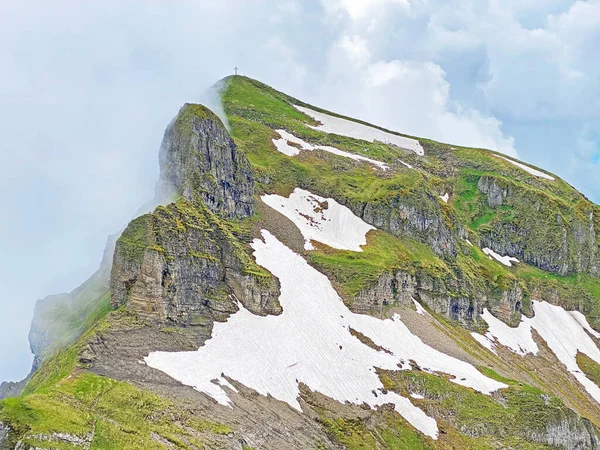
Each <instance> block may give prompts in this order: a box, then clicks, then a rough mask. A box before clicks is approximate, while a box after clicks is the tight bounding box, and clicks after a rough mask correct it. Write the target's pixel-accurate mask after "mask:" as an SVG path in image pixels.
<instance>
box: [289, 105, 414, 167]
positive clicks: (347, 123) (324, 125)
mask: <svg viewBox="0 0 600 450" xmlns="http://www.w3.org/2000/svg"><path fill="white" fill-rule="evenodd" d="M294 107H295V108H296V109H297V110H299V111H301V112H303V113H304V114H306V115H307V116H310V117H312V118H313V119H315V120H316V121H318V122H321V125H319V126H317V127H314V126H311V127H310V128H312V129H313V130H317V131H323V132H325V133H331V134H339V135H341V136H348V137H351V138H354V139H362V140H363V141H369V142H375V141H380V142H383V143H384V144H392V145H395V146H397V147H401V148H404V149H406V150H412V151H413V152H415V153H416V154H417V155H419V156H423V155H424V154H425V151H424V150H423V147H422V146H421V143H420V142H419V141H417V140H416V139H411V138H407V137H404V136H398V135H397V134H392V133H388V132H387V131H383V130H380V129H378V128H374V127H370V126H368V125H363V124H362V123H358V122H353V121H352V120H348V119H342V118H341V117H335V116H330V115H329V114H325V113H322V112H318V111H314V110H312V109H309V108H305V107H303V106H296V105H294Z"/></svg>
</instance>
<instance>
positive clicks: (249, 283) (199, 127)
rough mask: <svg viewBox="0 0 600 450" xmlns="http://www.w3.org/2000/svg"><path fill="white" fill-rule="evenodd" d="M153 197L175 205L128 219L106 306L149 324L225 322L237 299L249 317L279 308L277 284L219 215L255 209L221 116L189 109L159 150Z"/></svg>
mask: <svg viewBox="0 0 600 450" xmlns="http://www.w3.org/2000/svg"><path fill="white" fill-rule="evenodd" d="M160 161H161V179H160V181H159V183H158V186H157V195H158V193H160V192H162V193H163V194H164V193H165V192H177V193H180V194H181V195H182V196H183V199H179V200H178V201H177V202H176V203H173V204H170V205H169V206H167V207H159V208H157V209H156V210H155V212H154V213H152V214H147V215H144V216H142V217H139V218H138V219H135V220H134V221H132V222H131V223H130V224H129V226H128V227H127V229H126V230H125V231H124V232H123V235H122V236H121V238H120V239H119V240H118V242H117V246H116V252H115V256H114V264H113V270H112V276H111V294H112V300H111V302H112V306H113V307H114V308H118V307H120V306H122V305H125V304H127V308H128V309H129V310H131V311H134V312H136V313H137V314H138V315H140V316H142V317H145V318H147V319H149V320H154V321H159V322H172V323H175V324H178V325H186V326H190V325H199V324H206V323H211V322H212V321H214V320H225V319H226V318H227V317H228V316H229V315H230V314H231V313H233V312H235V311H237V309H238V306H237V302H238V301H239V302H240V303H241V304H243V305H244V307H246V308H247V309H248V310H250V311H251V312H253V313H255V314H263V315H264V314H279V313H280V312H281V306H280V305H279V303H278V300H277V299H278V296H279V285H278V282H277V280H276V279H274V278H273V277H272V276H271V275H270V274H268V273H267V272H265V271H264V270H262V269H261V268H259V267H258V266H256V264H254V262H253V260H252V258H251V257H250V256H249V254H248V249H247V248H246V247H247V246H246V245H245V244H244V243H243V242H242V241H241V240H240V239H239V237H238V236H236V235H235V229H234V228H235V224H234V223H232V222H230V221H227V220H224V219H232V218H238V219H240V218H244V217H248V216H250V215H251V214H252V212H253V193H254V181H253V178H252V173H251V170H250V166H249V163H248V160H247V158H246V157H245V155H243V154H242V153H240V152H239V151H238V150H237V148H236V146H235V144H234V143H233V140H232V139H231V137H230V136H229V134H228V132H227V130H226V129H225V127H224V126H223V124H222V123H221V121H220V120H219V118H218V117H217V116H216V115H215V114H214V113H212V112H211V111H210V110H208V109H206V108H205V107H203V106H201V105H191V104H187V105H185V106H184V107H183V108H182V109H181V111H180V112H179V115H178V116H177V118H176V119H175V120H174V121H173V123H172V124H171V125H169V127H168V128H167V131H166V132H165V137H164V140H163V144H162V147H161V156H160Z"/></svg>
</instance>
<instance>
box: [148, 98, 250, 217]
mask: <svg viewBox="0 0 600 450" xmlns="http://www.w3.org/2000/svg"><path fill="white" fill-rule="evenodd" d="M156 190H157V196H159V197H162V198H166V197H168V196H170V195H171V196H172V195H173V194H178V195H182V196H183V197H184V198H185V199H186V200H188V201H190V202H197V201H201V202H203V203H204V204H205V205H206V206H207V207H208V208H209V209H210V210H211V211H213V212H218V213H221V214H223V215H224V216H225V217H227V218H241V217H247V216H250V215H251V214H252V211H253V206H252V203H253V200H252V197H253V195H254V183H253V180H252V172H251V169H250V164H249V163H248V160H247V159H246V158H245V157H244V156H243V155H242V154H241V153H240V152H238V151H237V149H236V146H235V144H234V142H233V139H232V138H231V136H230V135H229V133H228V132H227V130H226V129H225V127H224V125H223V123H222V122H221V120H220V119H219V118H218V117H217V116H216V115H215V114H214V113H213V112H212V111H210V110H209V109H207V108H205V107H204V106H202V105H195V104H189V103H188V104H186V105H185V106H183V108H181V110H180V111H179V114H178V116H177V117H176V118H175V120H174V121H173V122H172V123H171V124H170V125H169V127H168V128H167V130H166V131H165V135H164V138H163V142H162V145H161V149H160V180H159V182H158V185H157V188H156Z"/></svg>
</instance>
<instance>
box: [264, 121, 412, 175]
mask: <svg viewBox="0 0 600 450" xmlns="http://www.w3.org/2000/svg"><path fill="white" fill-rule="evenodd" d="M275 131H276V132H277V133H279V136H281V138H280V139H272V141H273V144H275V147H276V148H277V150H279V151H280V152H281V153H283V154H285V155H288V156H296V155H298V154H299V153H300V150H307V151H313V150H323V151H326V152H328V153H333V154H334V155H338V156H343V157H344V158H350V159H353V160H354V161H364V162H368V163H370V164H373V165H375V166H377V167H379V168H380V169H382V170H387V169H388V168H389V166H388V165H387V164H386V163H384V162H381V161H377V160H375V159H371V158H367V157H365V156H361V155H357V154H355V153H349V152H345V151H343V150H340V149H337V148H335V147H330V146H328V145H316V146H315V145H312V144H309V143H308V142H306V141H304V140H302V139H300V138H298V137H296V136H294V135H293V134H291V133H288V132H287V131H285V130H275ZM290 142H291V143H292V144H296V145H297V146H293V145H290V144H289V143H290ZM298 146H299V147H300V148H298ZM400 162H401V163H402V164H404V165H405V166H407V167H409V168H412V167H411V166H410V165H408V164H406V163H404V162H402V161H400Z"/></svg>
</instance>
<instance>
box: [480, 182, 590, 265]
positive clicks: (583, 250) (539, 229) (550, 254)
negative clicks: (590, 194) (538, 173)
mask: <svg viewBox="0 0 600 450" xmlns="http://www.w3.org/2000/svg"><path fill="white" fill-rule="evenodd" d="M478 189H479V190H480V192H482V193H483V194H485V196H486V202H487V205H488V206H489V207H491V208H494V209H496V210H501V211H502V214H500V216H499V218H497V219H496V220H494V221H493V222H491V223H489V224H487V225H485V226H484V227H482V228H481V230H480V233H481V244H482V246H484V247H489V248H491V249H492V250H494V251H495V252H496V253H499V254H501V255H510V256H513V257H516V258H518V259H520V260H521V261H524V262H526V263H528V264H531V265H533V266H536V267H539V268H540V269H543V270H546V271H549V272H554V273H556V274H559V275H569V274H573V273H587V274H590V275H592V276H597V275H598V273H599V272H598V270H599V265H598V264H599V263H598V255H599V253H600V251H599V247H598V245H599V242H598V236H597V222H598V219H597V215H598V214H599V212H598V208H597V207H594V205H592V204H589V203H587V202H579V203H578V204H575V205H570V204H568V203H567V202H564V201H561V200H559V199H553V198H551V197H549V196H546V195H541V194H540V193H539V192H536V191H534V190H533V189H526V188H524V187H523V186H520V185H519V184H517V183H515V182H513V181H511V180H508V179H506V178H502V177H498V176H495V175H485V176H482V177H481V178H480V180H479V183H478Z"/></svg>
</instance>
